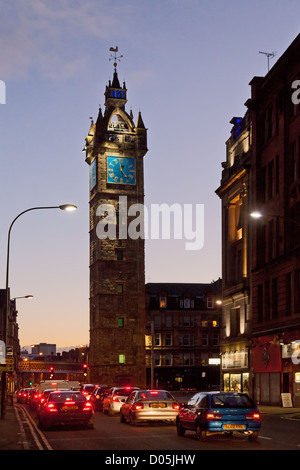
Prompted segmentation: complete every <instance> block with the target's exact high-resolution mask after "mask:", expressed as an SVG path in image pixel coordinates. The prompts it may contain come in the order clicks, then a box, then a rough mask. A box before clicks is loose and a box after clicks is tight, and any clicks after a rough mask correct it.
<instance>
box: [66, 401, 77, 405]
mask: <svg viewBox="0 0 300 470" xmlns="http://www.w3.org/2000/svg"><path fill="white" fill-rule="evenodd" d="M64 404H65V405H75V404H76V403H75V401H65V403H64Z"/></svg>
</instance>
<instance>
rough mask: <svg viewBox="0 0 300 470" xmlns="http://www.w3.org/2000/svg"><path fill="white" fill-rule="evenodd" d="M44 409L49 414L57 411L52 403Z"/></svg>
mask: <svg viewBox="0 0 300 470" xmlns="http://www.w3.org/2000/svg"><path fill="white" fill-rule="evenodd" d="M46 408H47V411H50V413H53V412H56V411H57V409H56V408H55V405H54V403H48V404H47V406H46Z"/></svg>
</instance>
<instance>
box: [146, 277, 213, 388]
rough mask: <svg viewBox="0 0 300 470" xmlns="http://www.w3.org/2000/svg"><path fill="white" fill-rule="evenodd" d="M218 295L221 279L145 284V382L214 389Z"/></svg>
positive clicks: (161, 386)
mask: <svg viewBox="0 0 300 470" xmlns="http://www.w3.org/2000/svg"><path fill="white" fill-rule="evenodd" d="M220 295H221V280H219V281H216V282H212V283H211V284H185V283H183V284H177V283H149V284H146V301H147V322H146V332H147V336H146V338H147V340H148V341H147V342H146V354H147V356H146V358H147V386H148V387H150V386H152V387H153V386H154V387H155V388H167V389H169V390H180V389H196V390H208V389H217V388H219V385H220V354H219V352H220V351H219V333H220V322H221V307H220V305H219V302H218V301H219V299H220Z"/></svg>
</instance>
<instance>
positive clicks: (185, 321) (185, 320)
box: [179, 316, 194, 327]
mask: <svg viewBox="0 0 300 470" xmlns="http://www.w3.org/2000/svg"><path fill="white" fill-rule="evenodd" d="M179 325H180V326H183V327H189V326H194V318H193V317H190V316H184V317H182V316H181V317H180V318H179Z"/></svg>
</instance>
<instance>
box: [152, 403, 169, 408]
mask: <svg viewBox="0 0 300 470" xmlns="http://www.w3.org/2000/svg"><path fill="white" fill-rule="evenodd" d="M166 406H167V404H166V403H150V408H166Z"/></svg>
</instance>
